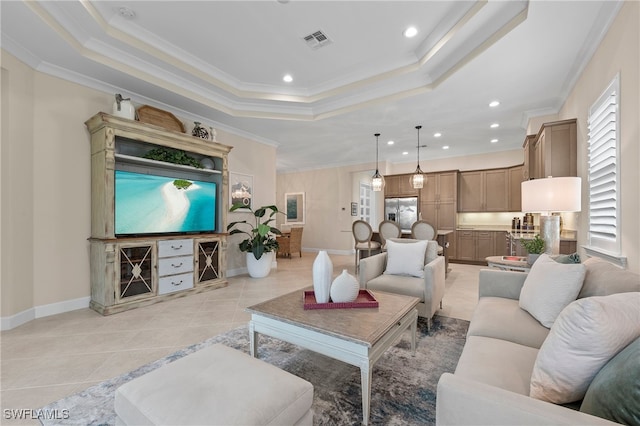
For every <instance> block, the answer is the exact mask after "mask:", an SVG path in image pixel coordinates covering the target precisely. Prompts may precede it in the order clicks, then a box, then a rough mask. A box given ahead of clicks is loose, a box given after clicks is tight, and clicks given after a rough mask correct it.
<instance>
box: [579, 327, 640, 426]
mask: <svg viewBox="0 0 640 426" xmlns="http://www.w3.org/2000/svg"><path fill="white" fill-rule="evenodd" d="M580 411H582V412H583V413H587V414H591V415H593V416H598V417H602V418H604V419H608V420H611V421H614V422H617V423H622V424H625V425H640V339H636V340H634V341H633V342H632V343H631V344H630V345H629V346H627V347H626V348H624V349H623V350H622V351H620V353H619V354H618V355H616V356H615V357H613V359H612V360H611V361H609V362H608V363H607V365H605V366H604V367H602V370H600V372H599V373H598V374H597V375H596V377H595V378H594V379H593V382H591V385H589V389H587V393H586V395H585V396H584V401H582V405H581V406H580Z"/></svg>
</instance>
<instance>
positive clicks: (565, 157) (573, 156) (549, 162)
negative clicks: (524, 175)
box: [525, 119, 578, 179]
mask: <svg viewBox="0 0 640 426" xmlns="http://www.w3.org/2000/svg"><path fill="white" fill-rule="evenodd" d="M528 154H529V157H528V160H529V163H530V164H529V170H530V174H531V176H530V178H532V179H540V178H545V177H548V176H553V177H559V176H577V175H578V162H577V137H576V119H571V120H563V121H554V122H552V123H545V124H543V125H542V127H541V128H540V131H539V132H538V134H537V135H536V139H535V140H534V142H533V149H531V148H529V151H528ZM525 158H527V153H526V152H525Z"/></svg>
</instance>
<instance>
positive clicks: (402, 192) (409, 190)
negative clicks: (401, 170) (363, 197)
mask: <svg viewBox="0 0 640 426" xmlns="http://www.w3.org/2000/svg"><path fill="white" fill-rule="evenodd" d="M410 177H411V175H410V174H405V175H389V176H385V177H384V181H385V185H384V196H385V198H395V197H415V196H417V195H418V192H419V190H418V189H414V188H413V187H412V186H411V182H410Z"/></svg>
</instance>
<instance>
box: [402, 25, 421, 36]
mask: <svg viewBox="0 0 640 426" xmlns="http://www.w3.org/2000/svg"><path fill="white" fill-rule="evenodd" d="M403 34H404V36H405V37H406V38H411V37H415V36H416V34H418V29H417V28H416V27H409V28H407V29H406V30H404V33H403Z"/></svg>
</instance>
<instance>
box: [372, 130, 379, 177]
mask: <svg viewBox="0 0 640 426" xmlns="http://www.w3.org/2000/svg"><path fill="white" fill-rule="evenodd" d="M373 136H375V137H376V173H378V137H379V136H380V133H376V134H374V135H373Z"/></svg>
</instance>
